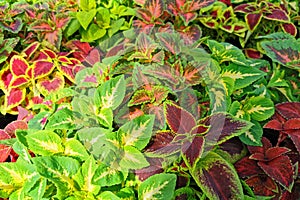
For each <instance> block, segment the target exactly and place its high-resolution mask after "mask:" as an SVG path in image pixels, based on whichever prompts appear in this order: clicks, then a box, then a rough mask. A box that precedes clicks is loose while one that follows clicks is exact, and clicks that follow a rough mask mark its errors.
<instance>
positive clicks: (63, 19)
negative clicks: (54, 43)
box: [52, 13, 70, 28]
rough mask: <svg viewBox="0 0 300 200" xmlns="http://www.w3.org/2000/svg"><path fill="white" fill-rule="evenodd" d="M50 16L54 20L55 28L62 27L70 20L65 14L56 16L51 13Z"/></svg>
mask: <svg viewBox="0 0 300 200" xmlns="http://www.w3.org/2000/svg"><path fill="white" fill-rule="evenodd" d="M52 18H53V19H54V21H55V25H56V28H64V27H66V25H67V24H68V23H69V21H70V17H68V16H67V15H59V16H57V17H56V16H55V14H54V13H52Z"/></svg>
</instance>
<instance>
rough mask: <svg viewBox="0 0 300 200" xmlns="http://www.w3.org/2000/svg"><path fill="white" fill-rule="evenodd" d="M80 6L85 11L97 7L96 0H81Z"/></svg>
mask: <svg viewBox="0 0 300 200" xmlns="http://www.w3.org/2000/svg"><path fill="white" fill-rule="evenodd" d="M79 8H80V9H82V10H85V11H89V10H91V9H94V8H96V1H95V0H79Z"/></svg>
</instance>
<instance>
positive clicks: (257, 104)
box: [243, 96, 275, 121]
mask: <svg viewBox="0 0 300 200" xmlns="http://www.w3.org/2000/svg"><path fill="white" fill-rule="evenodd" d="M243 111H244V112H246V113H248V114H250V116H251V118H252V119H253V120H257V121H263V120H266V119H268V118H270V117H271V116H272V115H273V114H274V112H275V109H274V103H273V101H272V100H271V99H269V98H266V97H262V96H256V97H251V98H250V99H248V100H247V103H246V104H245V105H244V107H243Z"/></svg>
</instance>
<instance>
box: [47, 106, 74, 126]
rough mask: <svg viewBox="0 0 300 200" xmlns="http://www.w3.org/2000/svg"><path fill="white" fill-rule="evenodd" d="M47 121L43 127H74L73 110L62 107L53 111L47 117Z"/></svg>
mask: <svg viewBox="0 0 300 200" xmlns="http://www.w3.org/2000/svg"><path fill="white" fill-rule="evenodd" d="M48 121H49V122H48V123H47V125H46V128H45V129H66V130H70V129H74V128H75V127H76V124H75V123H74V116H73V112H72V111H71V110H69V109H68V108H63V109H61V110H59V111H57V112H55V113H54V114H53V115H52V116H50V117H49V118H48Z"/></svg>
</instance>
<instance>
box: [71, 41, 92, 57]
mask: <svg viewBox="0 0 300 200" xmlns="http://www.w3.org/2000/svg"><path fill="white" fill-rule="evenodd" d="M72 43H73V44H74V45H75V46H76V47H77V48H78V49H79V50H80V51H82V52H83V53H84V54H86V55H87V54H88V53H89V52H90V51H91V50H92V49H93V48H92V47H91V46H90V44H89V43H88V42H80V40H73V41H72Z"/></svg>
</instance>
